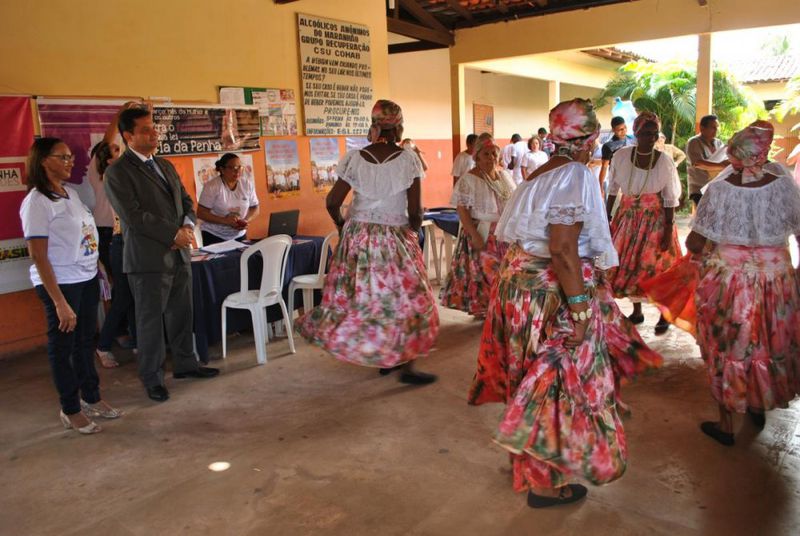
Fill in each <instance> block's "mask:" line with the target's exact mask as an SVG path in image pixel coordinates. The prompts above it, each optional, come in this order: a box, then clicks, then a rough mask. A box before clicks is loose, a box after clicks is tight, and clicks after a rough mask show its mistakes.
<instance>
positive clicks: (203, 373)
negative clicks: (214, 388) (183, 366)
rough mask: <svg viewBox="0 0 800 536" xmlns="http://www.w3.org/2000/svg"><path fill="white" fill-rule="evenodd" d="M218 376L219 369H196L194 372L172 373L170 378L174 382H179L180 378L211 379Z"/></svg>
mask: <svg viewBox="0 0 800 536" xmlns="http://www.w3.org/2000/svg"><path fill="white" fill-rule="evenodd" d="M218 374H219V369H215V368H211V367H197V369H196V370H190V371H187V372H174V373H173V374H172V377H173V378H175V379H176V380H180V379H181V378H213V377H214V376H217V375H218Z"/></svg>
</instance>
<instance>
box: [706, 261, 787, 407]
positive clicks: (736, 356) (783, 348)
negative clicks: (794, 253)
mask: <svg viewBox="0 0 800 536" xmlns="http://www.w3.org/2000/svg"><path fill="white" fill-rule="evenodd" d="M695 305H696V308H697V342H698V344H699V345H700V351H701V353H702V356H703V359H704V360H705V362H706V366H707V369H708V376H709V379H710V381H711V393H712V395H713V396H714V398H715V399H716V400H717V401H718V402H719V403H720V404H722V405H723V406H725V407H726V408H728V409H729V410H731V411H736V412H738V413H744V412H745V411H746V409H747V407H751V408H755V409H760V410H769V409H772V408H776V407H780V408H785V407H786V406H787V405H788V403H789V402H790V401H791V400H792V399H793V398H794V397H795V396H796V395H797V394H798V393H800V355H799V354H800V326H798V322H800V297H799V296H798V281H797V276H796V274H795V271H794V268H793V267H792V263H791V259H790V257H789V251H788V249H787V248H782V247H746V246H726V245H722V246H718V247H717V248H716V249H715V250H714V251H713V252H712V253H711V254H710V256H709V258H708V259H707V261H706V263H705V271H704V274H703V276H702V277H701V279H700V282H699V284H698V286H697V293H696V296H695Z"/></svg>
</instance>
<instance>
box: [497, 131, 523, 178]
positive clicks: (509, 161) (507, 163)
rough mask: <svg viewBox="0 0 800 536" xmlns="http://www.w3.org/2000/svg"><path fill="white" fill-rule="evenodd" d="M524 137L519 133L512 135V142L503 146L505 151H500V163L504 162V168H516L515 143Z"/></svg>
mask: <svg viewBox="0 0 800 536" xmlns="http://www.w3.org/2000/svg"><path fill="white" fill-rule="evenodd" d="M521 139H522V136H520V135H519V134H514V135H513V136H511V143H509V144H508V145H506V146H505V147H503V152H502V153H500V163H501V164H503V169H508V170H511V169H514V144H515V143H517V142H518V141H519V140H521Z"/></svg>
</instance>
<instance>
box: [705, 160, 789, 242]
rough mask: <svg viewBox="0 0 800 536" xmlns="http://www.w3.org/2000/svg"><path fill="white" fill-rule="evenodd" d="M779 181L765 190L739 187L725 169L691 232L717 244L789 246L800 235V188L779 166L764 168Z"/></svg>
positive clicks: (713, 184)
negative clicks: (730, 180)
mask: <svg viewBox="0 0 800 536" xmlns="http://www.w3.org/2000/svg"><path fill="white" fill-rule="evenodd" d="M764 170H765V171H766V172H767V173H770V174H772V175H775V176H777V177H778V178H777V179H775V180H774V181H772V182H770V183H769V184H766V185H764V186H758V187H756V188H747V187H743V186H736V185H733V184H731V183H730V182H728V181H726V180H725V178H727V177H729V176H731V174H733V173H734V170H733V168H732V167H730V166H729V167H727V168H725V169H724V170H723V171H722V173H720V174H719V175H718V176H717V177H716V178H715V179H714V180H713V181H712V182H710V183H708V185H707V186H706V189H705V190H704V194H703V198H702V199H701V200H700V204H699V205H698V206H697V213H696V214H695V216H694V220H693V221H692V224H691V227H692V230H693V231H695V232H697V233H699V234H701V235H703V236H704V237H706V238H708V239H709V240H711V241H713V242H716V243H718V244H731V245H738V246H787V245H788V238H789V236H790V235H798V234H800V188H798V186H797V183H795V181H794V178H793V177H792V175H791V172H790V171H789V170H788V169H786V168H785V167H784V166H782V165H781V164H778V163H774V162H773V163H770V164H767V165H765V166H764Z"/></svg>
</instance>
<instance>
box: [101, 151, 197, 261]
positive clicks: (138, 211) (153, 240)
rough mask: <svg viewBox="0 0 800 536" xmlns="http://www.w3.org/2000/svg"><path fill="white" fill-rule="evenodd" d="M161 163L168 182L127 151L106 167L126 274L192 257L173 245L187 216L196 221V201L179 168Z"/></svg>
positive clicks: (106, 178)
mask: <svg viewBox="0 0 800 536" xmlns="http://www.w3.org/2000/svg"><path fill="white" fill-rule="evenodd" d="M155 161H156V164H157V165H158V167H159V169H161V172H162V173H163V174H164V176H165V177H166V178H167V181H169V185H170V187H171V188H172V193H171V194H170V191H169V189H167V186H166V185H165V184H164V180H163V179H162V178H161V177H159V176H158V175H157V174H156V173H155V172H153V171H152V170H151V169H150V168H148V167H147V165H145V163H144V162H142V161H141V160H140V159H139V157H138V156H136V155H135V154H134V153H133V152H132V151H130V150H126V151H125V152H124V153H123V154H122V156H120V157H119V158H118V159H117V161H116V162H114V163H113V164H111V166H109V168H108V169H107V170H106V173H105V177H104V181H103V182H104V184H105V191H106V195H108V199H109V201H111V206H113V207H114V210H115V211H116V212H117V215H118V216H119V219H120V223H121V226H122V234H123V237H124V240H125V246H124V250H123V251H124V253H123V261H122V269H123V271H124V272H125V273H138V272H165V271H169V270H172V269H173V268H174V267H175V264H176V263H188V262H190V261H191V259H190V255H189V251H187V250H186V249H182V250H180V251H179V252H177V253H176V251H175V250H173V249H171V247H172V244H173V243H174V241H175V235H176V233H177V232H178V229H179V228H180V227H181V226H182V225H183V223H184V218H185V217H187V216H188V217H189V219H191V221H192V222H196V220H197V216H196V215H195V213H194V203H193V202H192V198H191V197H189V194H187V193H186V190H185V189H184V188H183V185H182V184H181V178H180V176H179V175H178V172H177V171H175V167H173V165H172V164H171V163H169V161H167V160H165V159H163V158H156V159H155Z"/></svg>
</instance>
